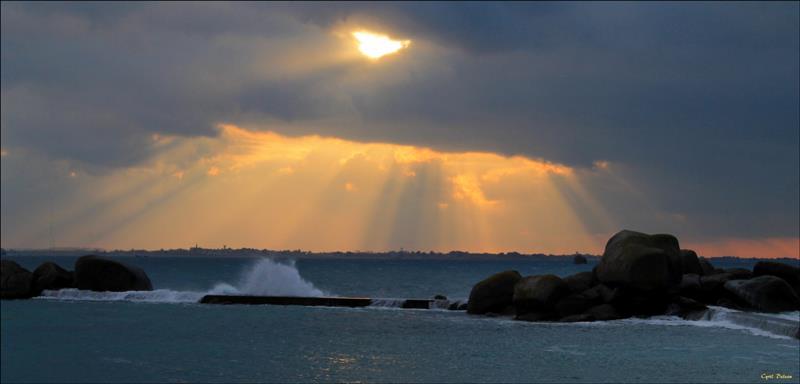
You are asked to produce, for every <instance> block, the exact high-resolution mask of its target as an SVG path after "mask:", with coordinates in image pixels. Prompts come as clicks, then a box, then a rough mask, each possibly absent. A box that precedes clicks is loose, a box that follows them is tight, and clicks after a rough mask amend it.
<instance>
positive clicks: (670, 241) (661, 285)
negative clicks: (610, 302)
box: [596, 230, 682, 291]
mask: <svg viewBox="0 0 800 384" xmlns="http://www.w3.org/2000/svg"><path fill="white" fill-rule="evenodd" d="M596 273H597V279H598V280H599V281H600V282H602V283H605V284H610V285H618V286H626V287H630V288H634V289H637V290H642V291H650V290H659V289H667V288H669V287H670V286H675V285H678V284H679V283H680V281H681V276H682V257H681V252H680V246H679V244H678V239H676V238H675V237H674V236H672V235H648V234H644V233H640V232H634V231H629V230H624V231H621V232H618V233H617V234H616V235H614V236H613V237H612V238H611V239H609V240H608V243H607V244H606V249H605V252H603V257H602V258H601V259H600V263H599V264H598V265H597V272H596Z"/></svg>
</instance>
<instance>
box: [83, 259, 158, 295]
mask: <svg viewBox="0 0 800 384" xmlns="http://www.w3.org/2000/svg"><path fill="white" fill-rule="evenodd" d="M75 287H76V288H78V289H84V290H92V291H112V292H123V291H152V290H153V284H152V283H150V278H149V277H147V274H146V273H144V271H143V270H142V269H141V268H139V267H135V266H132V265H128V264H125V263H121V262H119V261H116V260H111V259H107V258H103V257H99V256H94V255H88V256H83V257H81V258H79V259H78V260H77V261H76V262H75Z"/></svg>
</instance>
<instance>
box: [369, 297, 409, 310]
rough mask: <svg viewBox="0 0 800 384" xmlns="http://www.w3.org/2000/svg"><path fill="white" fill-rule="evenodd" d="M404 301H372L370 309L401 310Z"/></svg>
mask: <svg viewBox="0 0 800 384" xmlns="http://www.w3.org/2000/svg"><path fill="white" fill-rule="evenodd" d="M404 302H405V299H372V302H371V303H370V304H369V306H370V307H377V308H402V307H403V303H404Z"/></svg>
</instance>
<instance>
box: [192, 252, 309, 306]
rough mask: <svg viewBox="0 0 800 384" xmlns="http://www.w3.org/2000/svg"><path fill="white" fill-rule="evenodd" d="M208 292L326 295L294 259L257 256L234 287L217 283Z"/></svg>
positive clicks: (217, 293) (215, 293) (257, 294)
mask: <svg viewBox="0 0 800 384" xmlns="http://www.w3.org/2000/svg"><path fill="white" fill-rule="evenodd" d="M208 294H213V295H255V296H314V297H319V296H325V293H324V292H322V291H321V290H319V289H317V288H316V287H314V284H312V283H311V282H309V281H306V280H305V279H303V278H302V277H301V276H300V272H299V271H298V270H297V267H296V266H295V262H294V260H289V261H286V262H277V261H274V260H272V259H260V260H258V261H256V262H255V264H253V265H252V266H250V267H249V268H247V269H246V270H245V271H244V272H243V273H242V276H241V278H240V279H239V283H238V284H237V285H236V286H233V285H230V284H227V283H218V284H217V285H215V286H214V288H212V289H211V290H210V291H209V292H208Z"/></svg>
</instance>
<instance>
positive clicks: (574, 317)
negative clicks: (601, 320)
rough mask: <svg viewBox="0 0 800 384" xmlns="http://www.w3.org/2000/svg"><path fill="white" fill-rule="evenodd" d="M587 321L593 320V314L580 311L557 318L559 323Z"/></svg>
mask: <svg viewBox="0 0 800 384" xmlns="http://www.w3.org/2000/svg"><path fill="white" fill-rule="evenodd" d="M587 321H595V318H594V316H592V315H590V314H588V313H581V314H578V315H571V316H565V317H562V318H560V319H558V322H559V323H577V322H587Z"/></svg>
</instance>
